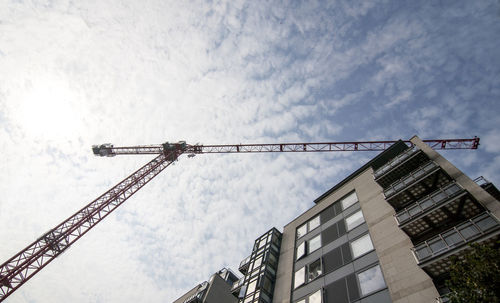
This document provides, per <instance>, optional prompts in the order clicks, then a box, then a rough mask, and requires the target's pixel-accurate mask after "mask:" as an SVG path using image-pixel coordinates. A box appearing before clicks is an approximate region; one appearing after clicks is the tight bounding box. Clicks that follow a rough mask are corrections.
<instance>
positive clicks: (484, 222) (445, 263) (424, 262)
mask: <svg viewBox="0 0 500 303" xmlns="http://www.w3.org/2000/svg"><path fill="white" fill-rule="evenodd" d="M499 236H500V224H499V223H498V221H497V219H495V218H494V217H493V216H491V215H490V214H489V213H488V212H483V213H481V214H480V215H478V216H476V217H474V218H472V219H469V220H467V221H465V222H463V223H461V224H459V225H457V226H455V227H453V228H451V229H449V230H447V231H446V232H443V233H441V234H438V235H436V236H434V237H432V238H430V239H429V240H427V241H424V242H422V243H420V244H419V245H417V246H415V247H413V248H412V251H413V254H414V256H415V258H416V260H417V263H418V264H419V265H420V266H421V267H422V268H423V269H424V270H426V271H427V272H428V273H429V275H431V277H433V278H436V277H438V276H440V275H442V274H444V273H447V272H448V268H449V266H450V265H451V256H453V255H457V256H460V255H462V254H464V253H465V252H466V248H467V244H468V243H472V242H483V241H487V242H486V243H489V242H493V243H494V241H496V240H497V239H498V238H499Z"/></svg>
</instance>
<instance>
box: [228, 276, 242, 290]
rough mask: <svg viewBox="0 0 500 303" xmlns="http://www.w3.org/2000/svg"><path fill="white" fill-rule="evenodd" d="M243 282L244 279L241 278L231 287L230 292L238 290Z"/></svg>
mask: <svg viewBox="0 0 500 303" xmlns="http://www.w3.org/2000/svg"><path fill="white" fill-rule="evenodd" d="M244 282H245V277H242V278H241V279H239V280H238V281H236V282H234V283H233V286H232V287H231V291H234V290H236V289H238V288H240V287H241V285H243V283H244Z"/></svg>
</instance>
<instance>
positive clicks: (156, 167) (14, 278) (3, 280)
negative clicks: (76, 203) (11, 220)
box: [0, 137, 479, 302]
mask: <svg viewBox="0 0 500 303" xmlns="http://www.w3.org/2000/svg"><path fill="white" fill-rule="evenodd" d="M396 142H399V141H364V142H321V143H281V144H233V145H200V144H195V145H190V144H186V142H185V141H180V142H177V143H168V142H167V143H164V144H158V145H144V146H125V147H115V146H113V145H112V144H101V145H94V146H93V147H92V150H93V153H94V154H95V155H97V156H103V157H104V156H106V157H112V156H116V155H136V154H152V155H156V156H155V157H154V158H153V159H152V160H151V161H149V162H148V163H146V164H145V165H144V166H142V167H141V168H139V169H138V170H136V171H135V172H133V173H132V174H131V175H129V176H128V177H126V178H125V179H123V180H122V181H120V182H119V183H118V184H116V185H115V186H113V187H112V188H110V189H109V190H108V191H106V192H105V193H104V194H102V195H101V196H99V197H98V198H97V199H95V200H94V201H92V202H90V203H89V204H87V205H86V206H84V207H83V208H81V209H80V210H79V211H77V212H76V213H74V214H73V215H71V216H70V217H68V218H67V219H66V220H64V221H63V222H61V223H60V224H59V225H57V226H56V227H54V228H52V229H51V230H49V231H48V232H46V233H45V234H43V235H42V236H41V237H39V238H38V239H36V240H35V241H33V243H31V244H29V245H28V246H27V247H26V248H24V249H22V250H21V251H20V252H18V253H17V254H16V255H14V256H13V257H11V258H10V259H8V260H7V261H5V262H4V263H3V264H2V265H1V266H0V302H1V301H3V300H5V299H6V298H7V297H8V296H10V295H11V294H12V293H13V292H14V291H16V290H17V289H18V288H19V287H21V286H22V285H23V284H24V283H26V281H28V280H29V279H31V278H32V277H33V276H34V275H35V274H36V273H38V272H39V271H40V270H42V268H44V267H45V266H47V264H49V263H50V262H52V260H54V259H55V258H56V257H57V256H59V255H60V254H61V253H63V252H64V251H65V250H66V249H68V247H70V245H72V244H73V243H74V242H75V241H77V240H78V239H80V238H81V237H82V236H83V235H84V234H86V233H87V232H88V231H89V230H90V229H91V228H92V227H94V226H95V225H96V224H97V223H99V222H101V220H103V219H104V218H105V217H107V216H108V215H109V214H110V213H111V212H113V211H114V210H115V209H116V208H117V207H118V206H120V205H121V204H122V203H123V202H125V201H126V200H127V199H128V198H130V197H131V196H132V195H133V194H134V193H136V192H137V191H138V190H139V189H141V188H142V187H143V186H144V185H146V184H147V183H148V182H149V181H151V180H152V179H153V178H154V177H155V176H156V175H158V174H159V173H160V172H161V171H162V170H164V169H165V168H167V167H168V166H169V165H170V164H172V163H173V162H174V161H176V160H177V159H178V158H179V156H180V155H182V154H188V156H189V157H193V156H194V155H197V154H210V153H266V152H335V151H383V150H386V149H387V148H389V147H390V146H391V145H393V144H394V143H396ZM402 142H404V143H406V144H407V145H408V146H412V145H413V144H412V143H411V142H410V141H408V140H407V141H402ZM424 142H425V143H427V144H428V145H429V146H430V147H431V148H433V149H477V148H478V145H479V138H477V137H474V138H472V139H437V140H424Z"/></svg>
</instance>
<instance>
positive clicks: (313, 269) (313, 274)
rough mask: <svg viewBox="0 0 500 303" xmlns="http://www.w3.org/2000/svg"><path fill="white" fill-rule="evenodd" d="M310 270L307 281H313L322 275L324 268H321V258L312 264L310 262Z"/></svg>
mask: <svg viewBox="0 0 500 303" xmlns="http://www.w3.org/2000/svg"><path fill="white" fill-rule="evenodd" d="M308 267H309V271H308V277H307V281H312V280H314V279H316V278H317V277H318V276H319V275H321V273H322V270H321V259H318V260H316V261H314V262H312V263H311V264H309V266H308Z"/></svg>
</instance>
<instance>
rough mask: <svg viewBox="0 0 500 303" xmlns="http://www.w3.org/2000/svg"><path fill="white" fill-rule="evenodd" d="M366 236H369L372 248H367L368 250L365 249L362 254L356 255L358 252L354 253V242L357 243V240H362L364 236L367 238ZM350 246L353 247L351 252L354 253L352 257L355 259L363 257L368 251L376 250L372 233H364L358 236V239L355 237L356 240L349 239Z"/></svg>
mask: <svg viewBox="0 0 500 303" xmlns="http://www.w3.org/2000/svg"><path fill="white" fill-rule="evenodd" d="M365 237H367V238H368V240H370V245H371V249H369V250H367V251H364V252H362V253H360V254H358V255H356V254H355V253H354V248H353V243H355V242H356V241H360V240H361V239H362V238H365ZM349 247H350V248H351V254H352V259H353V260H355V259H357V258H360V257H362V256H364V255H366V254H367V253H369V252H372V251H374V250H375V247H374V246H373V241H372V238H371V237H370V233H366V234H363V235H361V236H359V237H357V238H356V239H354V240H352V241H349Z"/></svg>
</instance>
